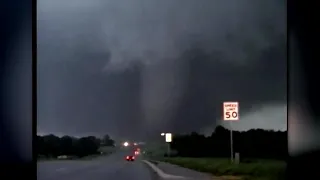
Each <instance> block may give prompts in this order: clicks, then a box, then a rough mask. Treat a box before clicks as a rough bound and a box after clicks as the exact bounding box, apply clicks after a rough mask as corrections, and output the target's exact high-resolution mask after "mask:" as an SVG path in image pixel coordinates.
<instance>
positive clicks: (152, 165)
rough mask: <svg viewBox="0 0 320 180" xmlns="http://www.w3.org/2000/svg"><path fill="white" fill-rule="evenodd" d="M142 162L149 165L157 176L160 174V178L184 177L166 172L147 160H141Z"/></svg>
mask: <svg viewBox="0 0 320 180" xmlns="http://www.w3.org/2000/svg"><path fill="white" fill-rule="evenodd" d="M142 162H144V163H146V164H147V165H148V166H150V167H151V168H152V169H153V170H154V171H155V172H156V173H157V174H158V176H160V177H161V178H164V179H184V178H186V177H183V176H175V175H171V174H167V173H165V172H163V171H162V170H161V169H159V168H158V167H157V166H156V165H154V164H152V163H151V162H149V161H146V160H143V161H142Z"/></svg>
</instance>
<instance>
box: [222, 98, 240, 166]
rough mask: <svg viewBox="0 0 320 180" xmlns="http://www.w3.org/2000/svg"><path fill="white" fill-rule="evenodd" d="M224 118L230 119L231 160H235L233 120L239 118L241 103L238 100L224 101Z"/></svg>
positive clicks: (225, 119)
mask: <svg viewBox="0 0 320 180" xmlns="http://www.w3.org/2000/svg"><path fill="white" fill-rule="evenodd" d="M223 120H224V121H230V152H231V162H233V135H232V121H238V120H239V103H238V102H223Z"/></svg>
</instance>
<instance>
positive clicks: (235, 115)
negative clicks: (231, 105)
mask: <svg viewBox="0 0 320 180" xmlns="http://www.w3.org/2000/svg"><path fill="white" fill-rule="evenodd" d="M230 117H233V118H236V117H238V113H237V112H232V113H230V112H226V118H230Z"/></svg>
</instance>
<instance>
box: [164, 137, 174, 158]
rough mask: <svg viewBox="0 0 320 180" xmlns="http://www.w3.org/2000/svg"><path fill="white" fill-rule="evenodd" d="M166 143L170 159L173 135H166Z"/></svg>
mask: <svg viewBox="0 0 320 180" xmlns="http://www.w3.org/2000/svg"><path fill="white" fill-rule="evenodd" d="M165 135H166V142H167V144H168V154H167V155H168V157H170V143H171V142H172V134H171V133H166V134H165Z"/></svg>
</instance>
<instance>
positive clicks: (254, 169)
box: [162, 157, 286, 180]
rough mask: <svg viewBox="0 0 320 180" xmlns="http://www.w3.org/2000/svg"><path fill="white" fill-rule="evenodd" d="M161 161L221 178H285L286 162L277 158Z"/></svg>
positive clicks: (177, 158) (173, 159) (165, 159)
mask: <svg viewBox="0 0 320 180" xmlns="http://www.w3.org/2000/svg"><path fill="white" fill-rule="evenodd" d="M162 161H164V162H168V163H171V164H176V165H179V166H182V167H186V168H190V169H194V170H197V171H201V172H207V173H211V174H213V175H215V176H221V177H222V178H223V179H243V180H246V179H250V180H251V179H257V180H258V179H261V180H277V179H285V169H286V163H285V162H284V161H277V160H258V159H256V160H255V159H252V160H250V161H246V162H241V163H239V164H231V163H230V159H227V158H180V157H174V158H163V159H162Z"/></svg>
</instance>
